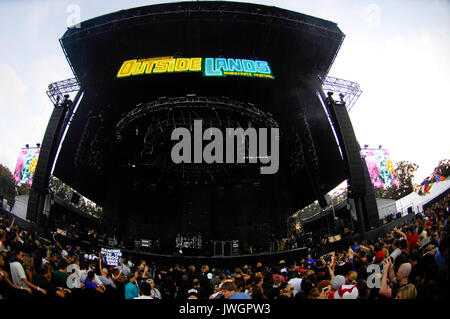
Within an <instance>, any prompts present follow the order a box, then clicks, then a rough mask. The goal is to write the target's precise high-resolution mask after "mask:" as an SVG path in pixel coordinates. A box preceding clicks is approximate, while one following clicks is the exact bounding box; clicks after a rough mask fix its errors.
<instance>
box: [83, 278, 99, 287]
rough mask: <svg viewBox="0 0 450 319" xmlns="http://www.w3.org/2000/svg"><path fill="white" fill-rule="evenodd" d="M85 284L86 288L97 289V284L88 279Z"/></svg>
mask: <svg viewBox="0 0 450 319" xmlns="http://www.w3.org/2000/svg"><path fill="white" fill-rule="evenodd" d="M84 286H85V287H86V288H90V289H97V285H96V284H94V283H93V282H92V281H90V280H87V279H86V280H85V281H84Z"/></svg>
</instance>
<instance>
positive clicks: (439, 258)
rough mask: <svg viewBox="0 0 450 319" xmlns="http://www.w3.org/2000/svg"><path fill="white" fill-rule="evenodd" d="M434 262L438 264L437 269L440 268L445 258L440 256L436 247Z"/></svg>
mask: <svg viewBox="0 0 450 319" xmlns="http://www.w3.org/2000/svg"><path fill="white" fill-rule="evenodd" d="M434 262H435V263H436V265H437V266H438V269H441V268H442V267H443V266H444V265H445V258H444V257H442V255H441V252H440V251H439V248H436V254H435V255H434Z"/></svg>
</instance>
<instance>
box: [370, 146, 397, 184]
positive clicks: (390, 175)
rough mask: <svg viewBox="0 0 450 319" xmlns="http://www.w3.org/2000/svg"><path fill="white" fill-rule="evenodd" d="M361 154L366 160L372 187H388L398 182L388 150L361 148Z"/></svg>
mask: <svg viewBox="0 0 450 319" xmlns="http://www.w3.org/2000/svg"><path fill="white" fill-rule="evenodd" d="M361 156H362V157H363V158H364V159H365V161H366V165H367V168H368V170H369V174H370V179H371V180H372V184H373V187H375V188H380V187H389V186H392V185H394V184H398V181H397V178H396V177H395V169H394V164H393V163H392V160H391V158H390V156H389V151H388V150H383V149H362V150H361Z"/></svg>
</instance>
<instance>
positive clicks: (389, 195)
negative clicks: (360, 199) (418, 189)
mask: <svg viewBox="0 0 450 319" xmlns="http://www.w3.org/2000/svg"><path fill="white" fill-rule="evenodd" d="M418 168H419V165H417V164H415V163H412V162H409V161H401V162H397V163H396V168H395V176H396V178H397V181H398V184H394V185H391V186H389V187H384V188H377V189H375V196H376V197H377V198H384V199H395V200H397V199H400V198H402V197H404V196H406V195H408V194H410V193H412V192H414V190H415V187H414V172H416V171H417V169H418Z"/></svg>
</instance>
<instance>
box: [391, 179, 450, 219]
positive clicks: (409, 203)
mask: <svg viewBox="0 0 450 319" xmlns="http://www.w3.org/2000/svg"><path fill="white" fill-rule="evenodd" d="M449 188H450V179H445V180H443V181H442V182H438V183H433V184H431V188H430V194H428V193H425V195H419V194H417V193H416V192H412V193H411V194H408V195H406V196H405V197H403V198H400V199H399V200H397V201H396V202H395V205H396V206H397V212H401V213H402V216H405V215H408V209H409V210H410V211H411V210H412V212H414V213H415V214H418V213H422V212H423V206H424V205H426V204H427V203H429V202H430V201H432V200H434V199H435V198H436V197H438V196H440V195H441V194H443V193H445V192H446V191H447V190H448V189H449Z"/></svg>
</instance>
